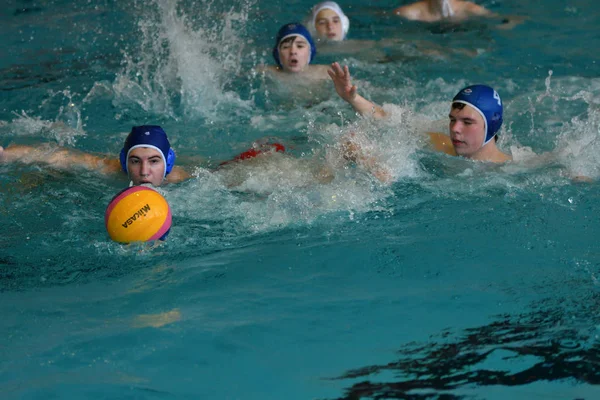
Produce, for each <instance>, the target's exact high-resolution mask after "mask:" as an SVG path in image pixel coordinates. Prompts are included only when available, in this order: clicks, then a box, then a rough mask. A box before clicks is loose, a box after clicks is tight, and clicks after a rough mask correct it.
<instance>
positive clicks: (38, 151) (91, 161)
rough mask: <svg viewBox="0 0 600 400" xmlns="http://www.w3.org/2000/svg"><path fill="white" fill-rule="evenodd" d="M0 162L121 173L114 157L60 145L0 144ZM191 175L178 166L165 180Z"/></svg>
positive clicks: (180, 180)
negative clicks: (5, 145) (53, 146)
mask: <svg viewBox="0 0 600 400" xmlns="http://www.w3.org/2000/svg"><path fill="white" fill-rule="evenodd" d="M0 162H6V163H9V162H21V163H24V164H35V163H43V164H48V165H50V166H52V167H54V168H58V169H71V168H74V167H75V168H77V167H79V168H85V169H89V170H94V171H98V172H100V173H102V174H106V175H112V174H119V173H122V168H121V163H120V162H119V160H117V159H114V158H107V157H102V156H98V155H94V154H88V153H83V152H79V151H76V150H70V149H65V148H62V147H57V148H49V147H47V146H38V147H34V146H23V145H13V146H9V147H7V148H6V149H4V148H2V147H1V146H0ZM189 178H191V175H190V174H189V173H188V172H187V171H186V170H184V169H183V168H181V167H179V166H175V167H173V169H172V170H171V173H170V174H169V175H167V177H166V180H167V182H170V183H177V182H182V181H184V180H186V179H189Z"/></svg>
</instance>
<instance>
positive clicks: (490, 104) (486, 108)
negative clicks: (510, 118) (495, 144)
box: [452, 85, 502, 145]
mask: <svg viewBox="0 0 600 400" xmlns="http://www.w3.org/2000/svg"><path fill="white" fill-rule="evenodd" d="M452 102H453V103H463V104H467V105H469V106H471V107H473V108H474V109H475V110H477V111H478V112H479V114H481V116H482V117H483V121H484V123H485V140H484V142H483V145H485V144H487V143H488V142H489V141H490V140H492V139H493V138H494V136H496V133H498V131H499V130H500V126H502V100H500V95H498V92H496V91H495V90H494V89H492V88H491V87H489V86H486V85H472V86H467V87H466V88H464V89H462V90H461V91H460V92H458V94H457V95H456V96H454V99H452Z"/></svg>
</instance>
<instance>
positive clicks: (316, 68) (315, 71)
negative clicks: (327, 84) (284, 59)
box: [309, 64, 330, 79]
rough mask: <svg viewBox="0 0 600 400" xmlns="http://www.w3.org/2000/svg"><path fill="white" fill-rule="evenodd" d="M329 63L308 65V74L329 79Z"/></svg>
mask: <svg viewBox="0 0 600 400" xmlns="http://www.w3.org/2000/svg"><path fill="white" fill-rule="evenodd" d="M329 68H330V66H329V65H323V64H311V65H309V70H310V74H311V75H312V76H313V77H315V78H319V79H329V74H328V73H327V71H328V70H329Z"/></svg>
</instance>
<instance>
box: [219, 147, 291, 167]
mask: <svg viewBox="0 0 600 400" xmlns="http://www.w3.org/2000/svg"><path fill="white" fill-rule="evenodd" d="M273 150H275V152H280V153H285V146H284V145H282V144H281V143H267V144H263V145H262V146H261V147H260V148H258V149H255V148H252V149H250V150H246V151H245V152H243V153H240V154H238V155H237V156H235V157H233V158H232V159H231V160H229V161H223V162H222V163H221V164H219V165H225V164H229V163H230V162H234V161H242V160H247V159H249V158H254V157H256V156H257V155H259V154H264V153H267V152H270V151H273Z"/></svg>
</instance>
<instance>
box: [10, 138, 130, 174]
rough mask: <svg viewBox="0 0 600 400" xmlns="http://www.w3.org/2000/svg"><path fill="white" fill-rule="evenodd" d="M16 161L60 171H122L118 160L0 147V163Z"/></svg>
mask: <svg viewBox="0 0 600 400" xmlns="http://www.w3.org/2000/svg"><path fill="white" fill-rule="evenodd" d="M15 161H18V162H22V163H25V164H33V163H44V164H48V165H50V166H52V167H55V168H59V169H69V168H73V167H81V168H86V169H90V170H97V171H99V172H101V173H105V174H111V173H117V172H119V170H120V169H121V167H120V164H119V161H118V160H115V159H109V158H105V157H100V156H96V155H93V154H87V153H82V152H78V151H74V150H69V149H65V148H61V147H57V148H49V147H46V146H36V147H34V146H22V145H14V146H9V147H7V148H6V149H3V148H2V147H0V162H15Z"/></svg>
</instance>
